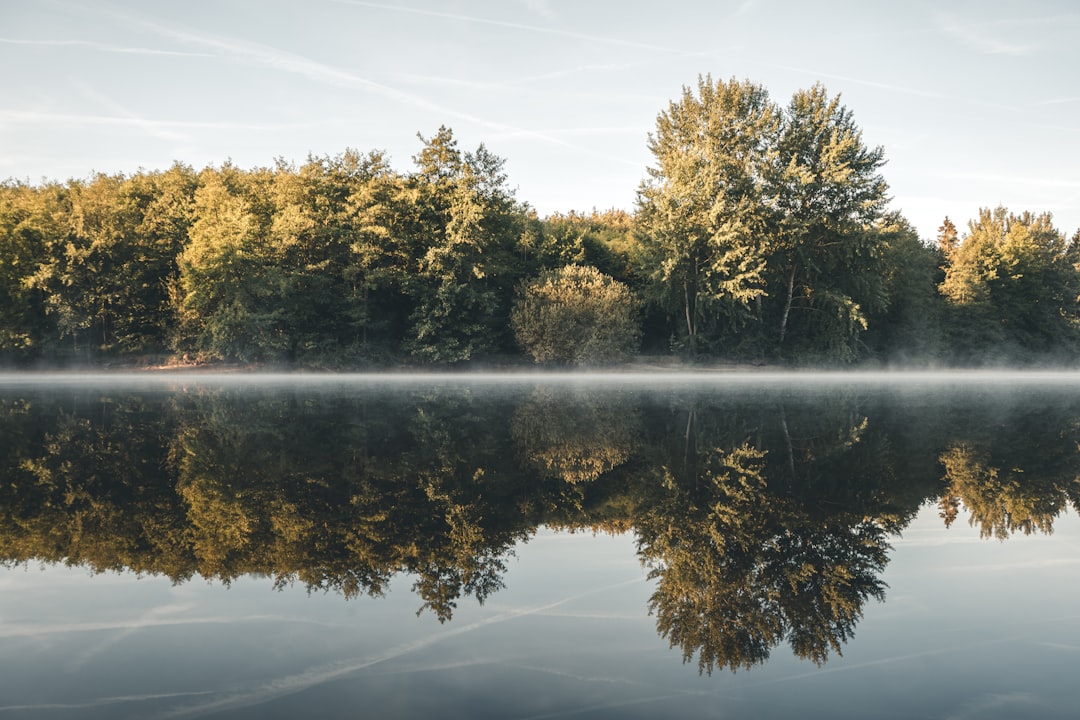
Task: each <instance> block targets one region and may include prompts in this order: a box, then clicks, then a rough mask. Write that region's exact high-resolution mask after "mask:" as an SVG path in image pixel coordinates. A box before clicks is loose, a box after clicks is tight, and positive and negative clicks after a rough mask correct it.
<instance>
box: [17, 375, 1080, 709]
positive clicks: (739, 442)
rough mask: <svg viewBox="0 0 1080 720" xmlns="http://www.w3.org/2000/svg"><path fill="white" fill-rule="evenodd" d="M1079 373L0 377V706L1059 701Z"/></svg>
mask: <svg viewBox="0 0 1080 720" xmlns="http://www.w3.org/2000/svg"><path fill="white" fill-rule="evenodd" d="M1078 442H1080V377H1075V376H1072V375H1054V374H1046V375H1030V374H1028V375H1024V376H991V375H981V376H975V375H947V374H946V375H933V376H930V375H922V376H869V375H862V376H858V377H854V378H852V377H845V376H840V375H827V376H818V375H797V376H779V375H776V376H772V375H770V376H765V377H761V376H744V375H723V374H717V375H711V376H689V375H679V376H632V377H628V376H606V377H598V376H584V377H583V376H561V377H557V378H550V377H543V378H541V377H516V378H507V377H496V378H478V377H441V378H432V377H426V378H423V377H421V378H415V377H414V378H407V377H405V376H397V377H395V378H393V379H387V378H380V377H370V376H368V377H340V376H336V377H326V376H303V377H295V376H291V377H276V378H267V377H258V376H243V377H240V378H237V377H235V376H232V377H220V376H194V375H193V376H168V377H165V378H163V377H161V376H152V377H149V378H148V377H146V376H142V377H138V378H135V377H119V378H118V377H115V376H108V377H104V376H102V377H86V376H83V377H80V378H74V377H71V376H47V377H46V376H6V377H5V376H0V563H2V565H3V567H2V568H0V678H2V679H0V718H84V717H91V718H127V717H130V718H185V717H222V718H225V717H228V718H267V717H300V716H312V715H317V716H320V717H328V718H338V717H342V718H344V717H350V718H352V717H386V718H395V717H439V718H486V717H493V718H557V717H582V718H634V717H641V718H651V717H734V718H740V717H746V718H770V717H776V718H785V717H802V718H816V717H820V718H826V717H828V718H833V717H851V718H867V717H906V718H910V717H928V718H929V717H933V718H966V717H972V718H974V717H978V718H999V717H1000V718H1006V717H1008V718H1015V717H1040V718H1044V717H1050V718H1053V717H1063V718H1064V717H1075V714H1076V708H1077V707H1078V706H1080V685H1078V683H1077V682H1076V679H1075V678H1076V673H1077V668H1078V667H1080V609H1078V608H1080V603H1078V600H1080V577H1078V569H1080V521H1078V519H1077V508H1078V507H1080V482H1078V477H1080V453H1078V450H1077V448H1078Z"/></svg>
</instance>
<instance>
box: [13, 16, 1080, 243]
mask: <svg viewBox="0 0 1080 720" xmlns="http://www.w3.org/2000/svg"><path fill="white" fill-rule="evenodd" d="M1077 37H1080V5H1078V4H1077V3H1075V2H1070V1H1067V0H1057V1H1053V0H1041V1H1040V0H1025V1H1023V2H1002V1H997V2H995V1H978V2H975V1H972V2H949V1H939V2H885V1H881V2H876V1H873V0H862V1H861V2H855V1H853V2H839V1H835V2H790V1H788V2H773V1H770V0H730V1H727V2H725V1H724V0H715V1H713V2H691V1H690V0H666V2H663V3H660V2H655V1H651V2H638V1H636V0H634V1H629V2H601V1H600V0H499V1H496V0H486V1H484V0H408V2H405V3H396V2H392V1H391V0H386V1H385V2H365V1H362V0H305V1H304V2H299V1H295V2H294V1H286V0H276V1H275V0H269V1H258V0H215V1H211V0H188V1H186V2H183V3H177V2H158V1H145V0H144V1H142V2H136V1H134V0H113V1H112V2H96V1H85V2H77V1H76V0H66V1H63V0H61V1H50V0H0V63H2V67H3V70H4V71H3V80H2V81H0V82H2V84H0V90H2V93H0V178H5V177H14V178H17V179H22V180H30V181H31V182H37V181H39V180H41V179H42V178H48V179H60V180H63V179H67V178H69V177H86V176H88V175H89V174H90V173H91V172H92V171H99V172H107V173H112V172H118V171H119V172H130V171H133V170H135V169H137V168H139V167H143V168H151V169H157V168H165V167H167V166H168V165H170V164H171V163H172V162H173V161H174V160H181V161H183V162H186V163H189V164H192V165H194V166H195V167H196V168H201V167H203V166H205V165H207V164H215V165H218V164H221V163H222V162H223V161H225V160H227V159H232V160H233V162H235V163H236V164H237V165H239V166H241V167H245V168H250V167H254V166H265V165H269V164H271V163H272V162H273V161H274V159H275V158H277V157H284V158H286V159H288V160H294V161H297V162H300V161H303V160H304V159H305V158H306V157H307V155H308V154H309V153H314V154H316V155H324V154H330V155H336V154H338V153H339V152H341V151H343V150H344V149H345V148H347V147H353V148H356V149H359V150H361V151H367V150H372V149H382V150H386V151H387V152H388V153H389V154H390V156H391V159H392V161H393V164H394V165H395V166H396V167H398V168H399V169H402V170H407V169H409V168H411V165H412V164H411V157H412V155H413V154H415V153H416V152H417V150H418V149H419V147H420V143H419V141H418V140H417V138H416V133H417V132H420V133H422V134H424V135H425V136H428V135H431V134H433V133H434V132H435V131H436V130H437V129H438V127H439V126H440V125H443V124H445V125H448V126H450V127H451V128H453V130H454V132H455V134H456V135H457V137H458V138H459V140H460V142H461V145H462V146H463V147H464V148H466V149H472V148H474V147H475V146H476V145H478V144H479V143H481V142H483V143H485V144H486V145H487V146H488V148H489V149H490V150H491V151H492V152H494V153H496V154H497V155H500V156H501V157H504V158H506V160H507V166H506V169H507V173H508V175H509V179H510V184H511V185H512V186H514V187H516V188H517V195H518V198H519V199H521V200H524V201H526V202H528V203H529V204H531V205H532V206H534V207H535V208H537V210H538V211H539V212H540V213H541V214H547V213H550V212H554V211H567V210H571V209H578V210H588V209H591V208H593V207H597V208H600V209H604V208H608V207H619V208H625V209H632V208H633V204H634V197H635V191H636V189H637V187H638V184H639V182H640V181H641V179H642V178H643V177H644V175H645V167H646V165H647V164H648V163H649V162H650V159H651V158H650V155H649V153H648V150H647V149H646V136H647V133H648V132H649V131H650V130H652V129H653V126H654V123H655V119H656V115H657V113H658V112H659V111H660V110H662V109H663V108H664V107H665V106H666V105H667V103H668V102H669V101H670V100H671V99H673V98H675V97H677V95H678V94H679V92H680V89H681V87H682V86H683V85H687V84H694V83H695V82H696V79H697V76H698V75H699V74H703V73H711V74H712V75H713V76H714V77H715V78H728V77H732V76H734V77H737V78H740V79H742V78H747V79H750V80H752V81H754V82H757V83H760V84H762V85H764V86H765V87H766V88H767V89H768V90H769V92H770V94H771V95H772V97H773V98H774V100H776V101H778V102H780V103H781V104H786V102H787V100H788V99H789V98H790V96H791V93H792V92H793V91H795V90H797V89H799V88H804V87H808V86H810V85H812V84H813V83H814V82H817V81H821V82H822V83H824V84H825V86H826V87H827V88H828V89H829V91H830V92H831V93H834V94H835V93H840V94H841V95H842V98H843V101H844V103H845V104H846V105H847V106H848V107H849V109H851V110H852V112H853V113H854V117H855V120H856V122H857V123H858V124H859V126H860V127H862V129H863V133H864V138H865V140H866V142H867V143H868V144H871V145H883V146H884V148H885V155H886V158H887V159H888V165H887V166H886V167H885V170H884V174H885V177H886V179H887V180H888V181H889V184H890V186H891V195H892V197H893V198H894V199H893V207H894V208H896V209H899V210H902V211H903V212H904V214H905V215H906V216H907V217H908V218H909V219H910V220H911V221H912V222H913V223H914V224H915V225H916V227H917V228H918V229H919V231H920V234H921V235H923V236H924V237H925V238H928V239H929V238H932V237H933V236H934V235H935V234H936V229H937V227H938V225H940V223H941V219H942V218H943V216H945V215H946V214H948V215H950V216H951V217H952V218H953V220H954V221H956V223H957V224H958V225H959V226H961V227H964V226H965V225H966V223H967V221H968V220H969V219H970V218H971V217H973V216H974V215H975V213H976V212H977V210H978V208H979V207H982V206H994V205H998V204H1004V205H1006V206H1008V207H1009V208H1010V209H1011V210H1014V211H1021V210H1032V211H1050V212H1052V213H1053V214H1054V217H1055V223H1056V225H1057V226H1058V227H1059V229H1061V230H1063V231H1065V232H1067V233H1069V234H1072V232H1073V231H1075V230H1077V229H1078V228H1080V73H1078V71H1077V69H1078V68H1080V43H1078V42H1077Z"/></svg>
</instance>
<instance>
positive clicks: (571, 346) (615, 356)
mask: <svg viewBox="0 0 1080 720" xmlns="http://www.w3.org/2000/svg"><path fill="white" fill-rule="evenodd" d="M637 305H638V303H637V301H636V300H635V298H634V296H633V295H632V294H631V292H630V289H629V288H628V287H627V286H626V285H624V284H623V283H621V282H619V281H618V280H614V279H613V278H611V277H610V276H609V275H605V274H604V273H602V272H600V271H599V270H597V269H596V268H594V267H590V266H582V265H567V266H565V267H561V268H559V269H557V270H551V271H548V272H545V273H543V274H542V275H540V276H539V277H538V278H536V279H534V280H531V281H528V282H526V283H524V284H523V285H522V286H521V288H520V289H519V292H518V297H517V299H516V301H515V303H514V309H513V314H512V317H511V325H512V327H513V330H514V336H515V337H516V338H517V341H518V343H519V344H520V345H521V347H522V349H523V350H525V352H526V353H528V354H529V355H531V356H532V358H533V359H534V360H535V361H536V362H538V363H545V362H554V363H562V364H571V365H589V364H600V363H607V362H615V361H618V360H621V359H624V358H626V357H627V356H628V355H630V354H631V353H633V352H634V351H635V350H636V349H637V346H638V341H639V338H640V334H641V332H640V329H639V327H638V319H637Z"/></svg>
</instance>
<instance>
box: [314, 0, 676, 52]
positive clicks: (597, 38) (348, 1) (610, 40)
mask: <svg viewBox="0 0 1080 720" xmlns="http://www.w3.org/2000/svg"><path fill="white" fill-rule="evenodd" d="M331 2H335V3H337V4H339V5H355V6H357V7H366V8H372V9H375V10H390V11H393V12H399V13H410V14H412V15H422V16H424V17H434V18H443V19H446V20H460V21H463V22H470V23H476V24H478V25H494V26H496V27H504V28H510V29H513V30H525V31H526V32H533V33H541V34H543V35H553V36H556V37H562V38H567V39H570V40H587V41H588V42H590V43H601V44H604V45H615V46H618V47H628V48H635V49H638V50H653V51H655V52H661V53H667V54H671V55H689V54H691V53H687V52H686V51H685V50H677V49H675V48H669V47H664V46H663V45H653V44H652V43H644V42H639V41H637V40H625V39H623V38H614V37H608V36H604V35H591V34H589V33H580V32H574V31H573V30H560V29H558V28H550V27H543V26H541V25H527V24H525V23H516V22H509V21H507V20H493V19H491V18H483V17H477V16H475V15H460V14H458V13H448V12H439V11H437V10H423V9H421V8H413V7H405V6H401V5H384V4H383V3H373V2H364V0H331Z"/></svg>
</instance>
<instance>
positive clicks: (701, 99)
mask: <svg viewBox="0 0 1080 720" xmlns="http://www.w3.org/2000/svg"><path fill="white" fill-rule="evenodd" d="M778 122H779V118H778V116H777V111H776V108H775V106H774V105H773V104H772V103H771V102H770V101H769V99H768V94H767V93H766V91H765V89H764V88H762V87H761V86H758V85H754V84H752V83H750V82H738V81H736V80H734V79H732V80H730V81H728V82H723V81H719V82H716V83H715V84H714V83H713V81H712V78H711V77H709V76H705V77H702V78H699V80H698V87H697V93H696V94H695V92H694V91H693V90H692V89H691V88H688V87H687V88H684V89H683V95H682V98H681V99H680V101H679V102H672V103H671V104H670V105H669V107H668V109H667V110H666V111H664V112H661V113H660V115H658V116H657V120H656V133H655V134H651V135H650V136H649V150H650V152H652V154H653V156H654V158H655V160H656V165H655V167H651V168H649V179H648V180H646V181H645V182H644V183H642V186H641V188H640V189H639V191H638V227H639V230H640V232H641V235H642V244H643V246H644V248H643V252H644V255H645V257H646V263H647V264H648V265H649V266H650V267H652V268H653V271H652V281H653V288H654V297H655V299H656V300H657V302H659V303H660V304H661V305H662V306H663V307H665V308H666V309H668V311H670V312H678V313H679V314H680V315H681V317H682V319H681V320H680V323H681V324H682V325H683V331H684V332H685V336H686V338H687V343H688V348H689V350H690V352H691V354H694V353H695V352H696V351H697V348H698V345H699V344H700V342H701V337H700V336H701V335H702V334H703V333H702V330H703V327H704V328H706V329H707V330H708V331H711V332H712V333H716V332H717V331H719V330H721V329H724V328H725V326H726V327H732V326H735V327H737V326H738V325H740V324H741V322H742V321H744V320H745V318H746V316H747V315H748V313H749V312H750V308H751V303H752V302H753V301H755V300H757V299H758V298H759V297H761V296H762V295H763V294H764V293H765V286H764V278H763V272H764V270H765V258H764V257H763V256H762V253H761V243H762V240H763V235H764V234H765V233H764V230H765V226H766V219H767V214H766V208H765V206H764V205H763V203H762V200H763V198H764V193H763V187H762V178H763V176H764V167H765V163H766V162H767V161H768V159H769V153H770V149H771V148H770V142H771V140H772V138H773V137H774V136H775V133H776V130H777V127H778Z"/></svg>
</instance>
